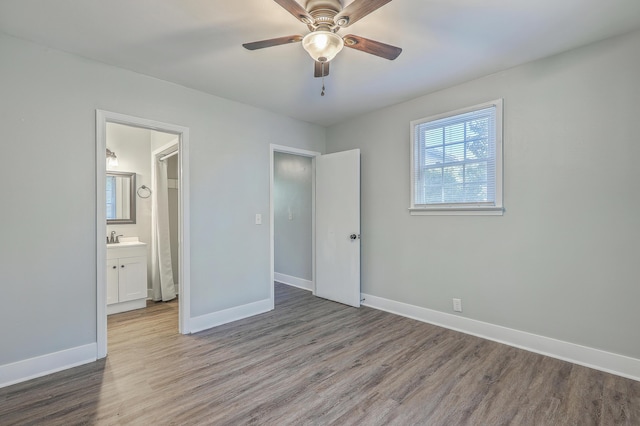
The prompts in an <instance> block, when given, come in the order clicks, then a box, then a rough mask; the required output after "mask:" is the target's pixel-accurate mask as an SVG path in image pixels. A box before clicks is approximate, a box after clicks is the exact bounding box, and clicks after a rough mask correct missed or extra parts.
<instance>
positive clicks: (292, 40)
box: [242, 35, 302, 50]
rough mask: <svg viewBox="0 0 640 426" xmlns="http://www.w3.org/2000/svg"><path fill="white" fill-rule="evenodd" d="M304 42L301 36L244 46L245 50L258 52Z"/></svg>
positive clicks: (273, 39)
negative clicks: (257, 50)
mask: <svg viewBox="0 0 640 426" xmlns="http://www.w3.org/2000/svg"><path fill="white" fill-rule="evenodd" d="M301 40H302V36H300V35H291V36H286V37H278V38H270V39H269V40H261V41H254V42H252V43H245V44H243V45H242V47H244V48H245V49H248V50H256V49H264V48H265V47H272V46H280V45H281V44H289V43H297V42H299V41H301Z"/></svg>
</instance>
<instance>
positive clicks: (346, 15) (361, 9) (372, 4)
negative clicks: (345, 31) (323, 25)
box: [333, 0, 391, 28]
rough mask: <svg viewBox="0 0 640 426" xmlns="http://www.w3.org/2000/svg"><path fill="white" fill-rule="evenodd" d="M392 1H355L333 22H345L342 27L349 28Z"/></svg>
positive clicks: (341, 24)
mask: <svg viewBox="0 0 640 426" xmlns="http://www.w3.org/2000/svg"><path fill="white" fill-rule="evenodd" d="M390 1H391V0H354V1H353V3H351V4H350V5H349V6H347V7H345V8H344V9H342V11H341V12H340V13H338V14H337V15H336V16H335V18H334V19H333V21H334V22H335V23H339V22H340V21H341V20H343V21H344V20H345V19H346V22H345V23H340V26H341V27H343V28H346V27H348V26H349V25H351V24H353V23H354V22H356V21H359V20H360V19H362V18H364V17H365V16H367V15H368V14H370V13H371V12H374V11H375V10H377V9H379V8H381V7H382V6H384V5H385V4H387V3H389V2H390Z"/></svg>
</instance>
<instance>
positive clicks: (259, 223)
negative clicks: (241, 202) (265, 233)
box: [256, 213, 262, 225]
mask: <svg viewBox="0 0 640 426" xmlns="http://www.w3.org/2000/svg"><path fill="white" fill-rule="evenodd" d="M256 225H262V215H261V214H260V213H256Z"/></svg>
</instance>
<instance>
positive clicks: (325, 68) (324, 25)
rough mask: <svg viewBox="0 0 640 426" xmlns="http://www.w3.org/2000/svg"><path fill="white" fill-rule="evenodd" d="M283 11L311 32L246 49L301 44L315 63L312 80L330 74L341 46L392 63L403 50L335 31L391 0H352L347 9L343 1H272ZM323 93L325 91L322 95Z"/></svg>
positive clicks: (265, 42) (274, 39)
mask: <svg viewBox="0 0 640 426" xmlns="http://www.w3.org/2000/svg"><path fill="white" fill-rule="evenodd" d="M274 1H275V2H276V3H278V4H279V5H280V6H282V7H283V8H284V9H285V10H287V11H288V12H289V13H291V14H292V15H293V16H295V17H296V18H297V19H298V20H300V22H302V23H303V24H305V25H307V27H308V28H309V31H311V32H310V33H308V34H307V35H305V36H301V35H291V36H285V37H278V38H272V39H269V40H261V41H255V42H252V43H245V44H243V45H242V46H244V47H245V48H246V49H248V50H256V49H263V48H265V47H272V46H279V45H282V44H289V43H298V42H302V47H303V48H304V49H305V50H306V51H307V52H308V53H309V55H310V56H311V58H313V60H314V61H315V65H314V77H325V76H327V75H329V62H330V61H331V60H332V59H333V58H334V57H335V56H336V55H337V54H338V53H339V52H340V51H341V50H342V48H343V47H345V46H346V47H350V48H352V49H356V50H360V51H362V52H365V53H370V54H372V55H376V56H379V57H381V58H385V59H389V60H391V61H392V60H394V59H396V58H397V57H398V55H400V53H401V52H402V49H401V48H399V47H395V46H391V45H389V44H385V43H381V42H379V41H375V40H370V39H367V38H364V37H360V36H357V35H353V34H349V35H346V36H344V37H341V36H339V35H338V34H337V32H338V31H339V30H340V29H342V28H346V27H348V26H349V25H351V24H353V23H354V22H357V21H359V20H360V19H362V18H364V17H365V16H367V15H368V14H370V13H371V12H373V11H375V10H377V9H379V8H380V7H382V6H384V5H385V4H387V3H389V2H390V1H391V0H354V1H353V2H352V3H351V4H349V5H348V6H347V7H344V8H343V7H342V0H307V2H306V8H303V7H302V5H300V3H298V2H297V1H295V0H274ZM323 94H324V92H323Z"/></svg>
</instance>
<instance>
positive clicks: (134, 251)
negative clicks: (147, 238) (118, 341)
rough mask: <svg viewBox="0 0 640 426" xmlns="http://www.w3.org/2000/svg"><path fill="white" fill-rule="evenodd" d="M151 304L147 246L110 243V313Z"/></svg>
mask: <svg viewBox="0 0 640 426" xmlns="http://www.w3.org/2000/svg"><path fill="white" fill-rule="evenodd" d="M146 306H147V245H146V244H145V243H141V242H132V243H120V244H108V245H107V315H110V314H115V313H118V312H124V311H130V310H132V309H140V308H144V307H146Z"/></svg>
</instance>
